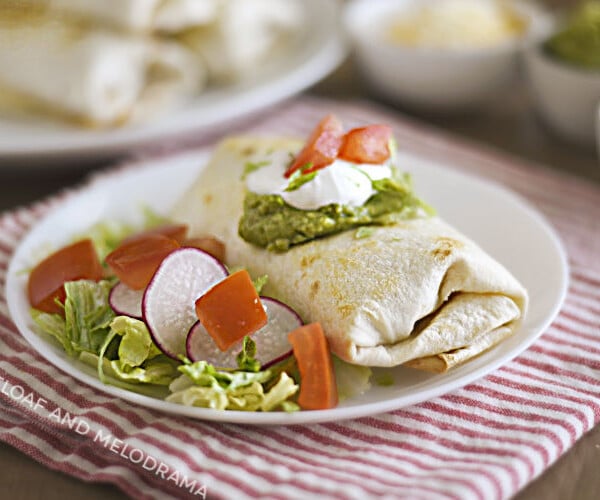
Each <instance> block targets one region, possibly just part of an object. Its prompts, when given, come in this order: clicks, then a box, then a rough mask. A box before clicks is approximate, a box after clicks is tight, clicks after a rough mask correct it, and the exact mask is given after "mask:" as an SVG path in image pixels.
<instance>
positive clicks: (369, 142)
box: [338, 125, 392, 163]
mask: <svg viewBox="0 0 600 500" xmlns="http://www.w3.org/2000/svg"><path fill="white" fill-rule="evenodd" d="M391 137H392V128H391V127H390V126H389V125H369V126H367V127H360V128H354V129H352V130H350V131H349V132H348V133H347V134H346V135H345V136H344V138H343V142H342V145H341V147H340V152H339V155H338V156H339V158H341V159H343V160H347V161H352V162H356V163H382V162H384V161H385V160H387V159H388V158H389V157H390V149H389V142H390V139H391Z"/></svg>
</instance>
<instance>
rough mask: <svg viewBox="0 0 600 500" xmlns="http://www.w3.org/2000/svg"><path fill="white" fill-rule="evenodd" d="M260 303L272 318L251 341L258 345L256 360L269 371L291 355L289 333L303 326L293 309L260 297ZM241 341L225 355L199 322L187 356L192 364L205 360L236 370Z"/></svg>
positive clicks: (191, 332)
mask: <svg viewBox="0 0 600 500" xmlns="http://www.w3.org/2000/svg"><path fill="white" fill-rule="evenodd" d="M260 300H261V302H262V305H263V307H264V308H265V311H266V312H267V316H268V318H269V319H268V322H267V324H266V325H265V326H263V327H262V328H261V329H260V330H258V331H256V332H255V333H253V334H252V335H251V338H252V340H254V342H255V343H256V359H257V360H258V361H259V362H260V364H261V366H262V368H268V367H269V366H272V365H274V364H275V363H278V362H279V361H281V360H283V359H285V358H286V357H288V356H289V355H291V353H292V346H291V344H290V343H289V341H288V337H287V334H288V333H289V332H291V331H292V330H295V329H296V328H298V327H299V326H302V320H301V319H300V316H298V314H297V313H296V312H295V311H294V310H293V309H292V308H290V307H289V306H287V305H286V304H284V303H282V302H280V301H278V300H276V299H273V298H271V297H261V298H260ZM232 314H235V312H234V311H232ZM242 342H243V340H240V341H239V342H237V343H236V344H234V345H233V346H232V347H231V348H229V349H228V350H227V351H225V352H223V351H221V350H220V349H219V348H218V347H217V345H216V344H215V342H214V341H213V339H212V337H211V336H210V335H209V334H208V332H207V331H206V329H205V328H204V327H203V326H202V323H200V322H199V321H198V322H196V323H195V324H194V325H193V326H192V328H191V329H190V332H189V334H188V336H187V342H186V347H187V356H188V358H189V359H190V360H191V361H200V360H204V361H207V362H208V363H210V364H212V365H215V366H217V367H219V368H237V360H236V357H237V355H238V353H239V352H240V351H241V350H242Z"/></svg>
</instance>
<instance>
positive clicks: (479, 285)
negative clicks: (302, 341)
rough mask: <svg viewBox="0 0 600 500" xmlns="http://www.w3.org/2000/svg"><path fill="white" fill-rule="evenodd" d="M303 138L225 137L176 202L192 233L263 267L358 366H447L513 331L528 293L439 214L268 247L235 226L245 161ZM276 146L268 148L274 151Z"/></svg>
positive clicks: (271, 288) (256, 269)
mask: <svg viewBox="0 0 600 500" xmlns="http://www.w3.org/2000/svg"><path fill="white" fill-rule="evenodd" d="M300 147H301V143H299V142H298V141H295V140H290V139H265V138H253V137H242V138H233V139H228V140H225V141H224V142H223V143H221V145H220V146H219V147H218V148H217V150H216V152H215V154H214V156H213V158H212V160H211V161H210V163H209V165H208V166H207V168H206V169H204V170H203V171H202V172H201V174H200V176H199V178H198V179H197V181H196V183H195V184H194V185H193V186H192V187H191V189H190V190H189V192H188V193H187V194H186V195H185V196H184V197H183V198H182V199H181V200H180V202H179V203H178V205H177V206H176V207H175V209H174V211H173V214H172V215H173V217H174V219H175V220H177V221H181V222H184V223H187V224H189V226H190V228H191V233H192V234H193V235H206V234H212V235H214V236H216V237H217V238H219V239H220V240H222V241H223V242H224V243H225V245H226V249H227V251H226V261H227V264H229V265H232V266H245V267H246V268H247V269H248V271H249V272H250V273H251V274H252V275H254V276H258V275H263V274H267V275H268V277H269V280H268V284H267V288H266V289H265V293H266V294H267V295H272V296H275V297H277V298H279V299H280V300H283V301H284V302H286V303H288V304H289V305H290V306H292V307H293V308H294V309H295V310H296V311H297V312H298V313H299V314H300V316H301V317H302V318H303V319H304V321H306V322H313V321H319V322H320V323H321V325H322V327H323V329H324V331H325V333H326V335H327V337H328V340H329V343H330V347H331V350H332V351H333V352H334V353H335V354H336V355H337V356H339V357H340V358H342V359H344V360H346V361H348V362H350V363H355V364H359V365H367V366H384V367H389V366H396V365H400V364H408V365H409V366H413V367H416V368H420V369H425V370H428V371H436V372H442V371H445V370H447V369H448V368H450V367H452V366H455V365H458V364H460V363H463V362H465V361H467V360H468V359H471V358H473V357H474V356H477V355H478V354H480V353H481V352H483V351H485V350H487V349H489V348H490V347H492V346H494V345H496V344H497V343H499V342H501V341H502V340H504V339H505V338H507V337H508V336H510V335H512V334H513V333H514V331H515V328H516V327H517V325H518V322H519V320H520V319H521V318H522V317H523V315H524V314H525V310H526V304H527V293H526V291H525V290H524V289H523V287H522V286H521V285H520V284H519V283H518V281H517V280H516V279H515V278H514V277H513V276H512V275H511V274H510V273H509V272H508V271H507V270H506V269H505V268H504V267H503V266H502V265H501V264H499V263H498V262H497V261H495V260H494V259H492V258H491V257H490V256H489V255H487V254H486V253H485V252H484V251H483V250H482V249H481V248H479V247H478V246H477V245H476V244H475V243H473V242H472V241H470V240H469V239H468V238H466V237H465V236H464V235H462V234H461V233H459V232H458V231H457V230H455V229H454V228H452V227H451V226H450V225H448V224H447V223H445V222H444V221H443V220H441V219H440V218H438V217H433V218H423V219H413V220H407V221H404V222H402V223H400V224H397V225H394V226H386V227H377V228H375V229H374V231H373V233H372V234H370V235H369V236H367V237H364V238H357V237H356V231H355V230H350V231H345V232H343V233H340V234H338V235H335V236H331V237H327V238H322V239H318V240H314V241H311V242H309V243H306V244H303V245H299V246H296V247H293V248H291V249H290V250H289V251H287V252H285V253H273V252H269V251H267V250H264V249H262V248H258V247H256V246H253V245H251V244H248V243H246V242H245V241H244V240H242V239H241V238H240V237H239V236H238V232H237V227H238V221H239V218H240V216H241V214H242V204H243V198H244V194H245V187H244V183H243V182H242V180H241V177H242V174H243V169H244V165H245V164H246V163H247V162H248V161H252V162H258V161H261V160H265V159H266V158H268V157H269V154H271V155H281V154H283V155H289V152H296V151H298V149H299V148H300ZM272 152H273V153H272Z"/></svg>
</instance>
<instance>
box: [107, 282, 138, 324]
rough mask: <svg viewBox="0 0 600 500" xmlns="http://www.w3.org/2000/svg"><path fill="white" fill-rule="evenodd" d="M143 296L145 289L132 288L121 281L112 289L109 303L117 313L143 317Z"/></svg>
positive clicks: (136, 317)
mask: <svg viewBox="0 0 600 500" xmlns="http://www.w3.org/2000/svg"><path fill="white" fill-rule="evenodd" d="M143 298H144V290H132V289H131V288H129V287H128V286H127V285H126V284H125V283H122V282H120V281H119V282H118V283H117V284H116V285H115V286H114V287H113V288H112V290H111V291H110V294H109V296H108V303H109V304H110V307H112V309H113V311H114V312H115V313H116V314H120V315H123V316H130V317H132V318H135V319H142V300H143Z"/></svg>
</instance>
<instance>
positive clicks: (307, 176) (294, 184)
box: [284, 163, 319, 192]
mask: <svg viewBox="0 0 600 500" xmlns="http://www.w3.org/2000/svg"><path fill="white" fill-rule="evenodd" d="M312 166H313V164H312V163H307V164H306V165H304V166H303V167H300V168H299V169H298V170H296V171H295V172H294V173H293V174H292V175H291V176H290V182H289V184H288V185H287V187H286V188H285V189H284V191H288V192H289V191H296V189H299V188H300V186H303V185H304V184H306V183H307V182H310V181H312V180H313V179H314V178H315V177H316V176H317V174H318V173H319V172H318V171H317V170H315V171H314V172H308V173H306V171H307V170H310V169H311V168H312Z"/></svg>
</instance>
